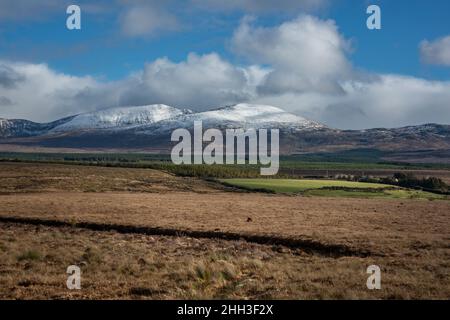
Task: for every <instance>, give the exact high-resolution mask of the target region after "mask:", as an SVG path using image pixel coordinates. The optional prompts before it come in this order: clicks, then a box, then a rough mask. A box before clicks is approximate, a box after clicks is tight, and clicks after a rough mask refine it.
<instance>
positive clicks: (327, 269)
mask: <svg viewBox="0 0 450 320" xmlns="http://www.w3.org/2000/svg"><path fill="white" fill-rule="evenodd" d="M0 227H1V229H2V232H1V234H0V259H1V264H0V298H2V299H48V298H53V299H61V298H62V299H75V298H77V299H88V298H89V299H110V298H114V299H216V298H225V299H231V298H236V299H287V298H290V299H342V298H347V299H361V298H364V299H414V298H418V299H424V298H434V299H439V298H440V299H446V298H448V297H449V296H450V286H449V283H448V274H449V272H450V266H449V263H448V251H447V252H446V250H445V249H440V250H436V251H434V252H430V251H429V250H427V249H421V250H417V251H410V252H408V254H406V255H403V256H396V255H393V256H387V257H370V258H357V257H342V258H339V259H333V258H327V257H323V256H320V255H309V254H306V253H304V252H302V250H274V249H275V248H272V247H271V246H265V245H254V244H249V243H247V242H240V241H223V240H206V239H205V240H201V239H193V238H186V237H179V238H175V237H160V236H143V235H124V234H117V233H111V232H93V231H86V230H79V229H72V228H47V227H31V226H20V225H11V224H0ZM278 249H279V248H278ZM279 251H283V252H279ZM446 254H447V256H446ZM446 257H447V259H446ZM373 263H375V264H378V265H380V267H381V268H382V289H381V290H376V291H371V290H367V288H366V279H367V276H368V275H367V274H366V273H365V271H366V268H367V266H369V265H370V264H373ZM72 264H76V265H79V266H81V269H82V283H81V285H82V289H81V290H79V291H78V290H68V289H67V288H66V285H65V283H66V279H67V278H66V277H67V275H66V273H65V272H66V269H67V267H68V266H69V265H72Z"/></svg>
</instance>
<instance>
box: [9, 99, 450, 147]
mask: <svg viewBox="0 0 450 320" xmlns="http://www.w3.org/2000/svg"><path fill="white" fill-rule="evenodd" d="M195 121H202V124H203V129H204V130H206V129H208V128H217V129H221V130H224V129H227V128H243V129H249V128H254V129H261V128H266V129H280V151H281V152H282V153H284V154H292V153H303V152H327V151H329V150H332V151H336V150H351V149H360V148H369V149H376V150H389V151H391V150H397V151H403V150H408V151H411V150H450V126H449V125H437V124H426V125H421V126H410V127H404V128H397V129H383V128H379V129H367V130H338V129H332V128H329V127H327V126H325V125H323V124H320V123H318V122H315V121H312V120H308V119H305V118H303V117H300V116H298V115H294V114H291V113H289V112H286V111H284V110H282V109H281V108H278V107H274V106H267V105H254V104H246V103H241V104H236V105H233V106H228V107H222V108H218V109H215V110H210V111H205V112H192V111H189V110H180V109H177V108H173V107H170V106H166V105H160V104H159V105H149V106H139V107H121V108H111V109H106V110H101V111H95V112H89V113H83V114H79V115H75V116H71V117H67V118H63V119H60V120H57V121H54V122H50V123H35V122H32V121H28V120H7V119H0V147H1V148H2V150H17V147H19V149H21V148H22V147H30V148H34V149H33V150H35V148H52V149H55V148H66V149H67V148H72V149H76V150H78V149H83V150H87V149H91V150H153V151H157V152H170V150H171V147H172V145H173V143H172V141H171V139H170V136H171V132H172V131H173V130H175V129H178V128H186V129H192V128H193V125H194V122H195ZM8 148H10V149H8ZM14 148H16V149H14Z"/></svg>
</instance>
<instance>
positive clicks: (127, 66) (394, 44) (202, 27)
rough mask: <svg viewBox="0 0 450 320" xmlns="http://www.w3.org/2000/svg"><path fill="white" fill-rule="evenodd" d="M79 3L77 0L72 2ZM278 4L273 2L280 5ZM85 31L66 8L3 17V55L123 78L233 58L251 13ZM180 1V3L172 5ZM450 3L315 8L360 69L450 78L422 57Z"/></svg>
mask: <svg viewBox="0 0 450 320" xmlns="http://www.w3.org/2000/svg"><path fill="white" fill-rule="evenodd" d="M74 3H76V2H74ZM368 4H378V5H380V7H381V9H382V30H379V31H378V30H377V31H371V30H368V29H367V27H366V19H367V16H368V15H367V14H366V12H365V11H366V8H367V6H368ZM275 5H276V1H274V6H275ZM80 6H81V9H82V30H80V31H69V30H67V28H66V27H65V21H66V18H67V16H68V15H67V14H66V13H65V6H64V5H61V10H59V11H56V10H55V11H54V12H52V14H51V15H49V16H48V17H47V18H45V19H43V20H41V21H39V20H38V21H35V19H32V18H31V19H21V20H19V21H14V20H13V21H8V20H7V21H5V22H3V23H1V21H0V23H1V24H0V32H1V33H0V36H1V38H0V39H1V43H0V54H1V57H2V58H6V59H12V60H22V61H29V62H45V63H48V64H49V65H50V66H51V67H53V68H55V69H56V70H58V71H61V72H67V73H70V74H75V75H84V74H94V75H97V76H102V77H106V78H107V79H118V78H122V77H124V76H126V75H127V74H128V73H129V72H130V71H132V70H138V69H140V68H142V67H143V65H144V63H145V62H148V61H152V60H154V59H157V58H158V57H161V56H167V57H169V58H170V59H171V60H173V61H181V60H183V59H185V57H186V55H187V54H188V53H189V52H197V53H199V54H202V53H209V52H217V53H219V54H221V55H222V56H224V57H226V58H227V59H229V60H233V59H234V57H233V55H232V53H230V52H229V51H230V50H229V49H228V48H227V40H228V39H229V38H230V37H231V36H232V34H233V31H234V29H235V28H236V27H237V26H238V25H239V21H240V19H241V18H242V16H243V15H245V14H254V13H253V12H250V13H247V12H245V11H234V12H226V13H225V14H224V13H221V12H214V13H213V14H211V12H210V11H205V10H197V11H196V12H194V13H192V14H189V15H187V14H184V15H180V19H182V23H184V24H185V25H183V26H180V28H179V30H176V31H169V32H166V31H164V32H162V33H161V34H153V35H149V36H139V37H127V36H124V35H122V34H121V30H120V25H119V21H118V20H119V18H118V16H119V15H120V10H123V8H118V9H117V11H115V12H110V11H109V10H108V9H105V10H104V11H105V12H103V13H99V12H95V13H91V12H87V13H84V12H83V5H80ZM176 6H177V2H176V1H175V2H174V3H173V5H172V6H170V8H171V9H170V10H173V8H174V7H176ZM303 12H304V10H301V9H298V10H295V11H293V12H289V13H275V14H269V13H267V12H263V13H261V17H260V19H259V22H260V24H262V25H267V26H271V25H276V24H277V23H280V22H281V21H284V20H287V19H289V18H292V17H295V16H296V15H298V14H301V13H303ZM449 12H450V2H449V1H447V0H435V1H433V3H432V5H431V4H430V2H429V1H420V0H413V1H408V0H396V1H365V0H361V1H358V0H337V1H333V2H332V3H330V4H328V5H327V6H326V7H324V8H322V9H318V10H316V11H315V12H314V13H315V14H316V15H317V16H319V17H321V18H324V19H333V20H335V21H336V23H337V25H338V27H339V28H340V30H341V32H342V33H343V34H344V35H345V37H347V38H349V39H351V40H352V41H353V42H354V43H353V46H354V51H353V52H352V54H351V55H350V59H351V60H352V61H353V62H354V63H355V65H356V66H358V67H360V68H364V69H367V70H370V71H374V72H386V73H402V74H408V75H414V76H418V77H424V78H429V79H449V75H450V72H449V69H443V68H440V67H436V66H429V65H424V64H423V63H421V61H420V55H419V50H418V44H419V42H420V41H422V40H424V39H435V38H438V37H441V36H443V35H446V34H450V23H449V21H448V13H449Z"/></svg>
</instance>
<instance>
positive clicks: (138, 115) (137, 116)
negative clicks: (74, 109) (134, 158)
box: [52, 104, 183, 132]
mask: <svg viewBox="0 0 450 320" xmlns="http://www.w3.org/2000/svg"><path fill="white" fill-rule="evenodd" d="M181 114H183V111H181V110H179V109H177V108H173V107H170V106H167V105H164V104H154V105H148V106H138V107H118V108H110V109H105V110H100V111H94V112H88V113H82V114H79V115H77V116H75V117H73V118H72V119H71V120H70V121H68V122H66V123H64V124H62V125H59V126H57V127H56V128H54V129H53V130H52V131H58V132H60V131H72V130H89V129H118V128H123V127H132V126H139V125H148V124H153V123H156V122H159V121H162V120H166V119H170V118H173V117H176V116H179V115H181Z"/></svg>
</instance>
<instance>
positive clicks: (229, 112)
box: [198, 103, 316, 126]
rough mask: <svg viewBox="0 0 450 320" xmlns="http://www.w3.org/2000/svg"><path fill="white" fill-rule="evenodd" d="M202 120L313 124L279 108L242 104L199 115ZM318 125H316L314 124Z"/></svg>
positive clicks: (254, 123) (255, 123) (253, 123)
mask: <svg viewBox="0 0 450 320" xmlns="http://www.w3.org/2000/svg"><path fill="white" fill-rule="evenodd" d="M198 115H199V116H200V118H201V120H206V121H207V120H211V119H214V120H215V121H232V122H244V123H248V124H252V125H257V124H263V123H278V124H294V123H295V124H298V125H304V126H309V125H312V124H313V122H312V121H310V120H307V119H305V118H303V117H300V116H297V115H294V114H291V113H288V112H286V111H284V110H282V109H280V108H278V107H274V106H268V105H259V104H248V103H240V104H236V105H234V106H230V107H224V108H219V109H216V110H212V111H206V112H202V113H199V114H198ZM314 124H316V123H314Z"/></svg>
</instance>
